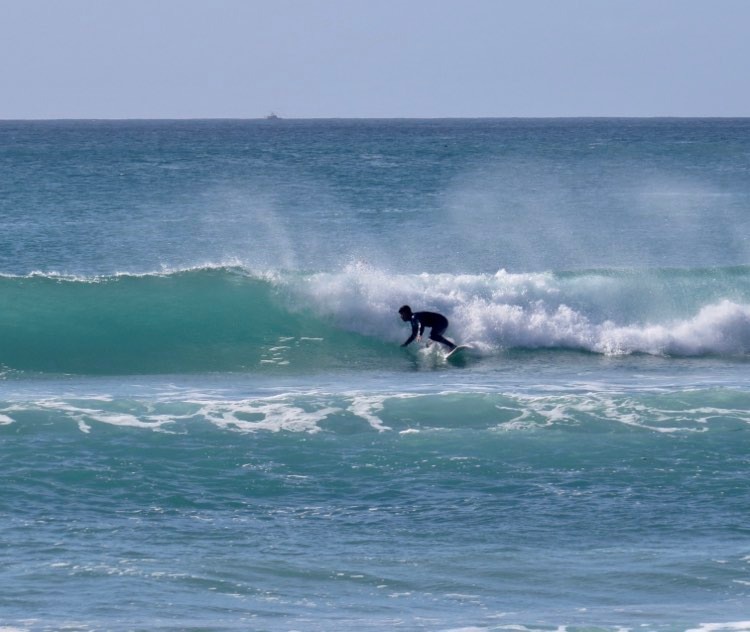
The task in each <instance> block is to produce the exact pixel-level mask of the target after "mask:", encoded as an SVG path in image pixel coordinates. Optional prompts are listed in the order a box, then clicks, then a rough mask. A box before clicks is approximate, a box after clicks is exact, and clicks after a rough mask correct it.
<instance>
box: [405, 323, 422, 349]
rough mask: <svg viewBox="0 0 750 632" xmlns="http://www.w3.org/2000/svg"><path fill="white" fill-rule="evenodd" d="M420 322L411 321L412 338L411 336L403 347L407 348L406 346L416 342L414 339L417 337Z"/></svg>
mask: <svg viewBox="0 0 750 632" xmlns="http://www.w3.org/2000/svg"><path fill="white" fill-rule="evenodd" d="M418 322H419V321H418V320H416V319H414V320H412V321H411V336H409V337H408V338H407V339H406V342H405V343H404V344H402V345H401V346H402V347H406V346H408V345H410V344H411V343H412V342H413V341H414V338H416V337H417V330H418V328H419V325H418ZM422 330H423V331H424V327H422Z"/></svg>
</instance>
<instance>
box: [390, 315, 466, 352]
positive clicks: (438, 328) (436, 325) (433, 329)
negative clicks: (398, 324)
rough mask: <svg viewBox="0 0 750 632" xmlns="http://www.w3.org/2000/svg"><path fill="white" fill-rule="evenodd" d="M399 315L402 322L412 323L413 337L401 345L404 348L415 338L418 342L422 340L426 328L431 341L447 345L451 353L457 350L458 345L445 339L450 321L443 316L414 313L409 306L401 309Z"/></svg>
mask: <svg viewBox="0 0 750 632" xmlns="http://www.w3.org/2000/svg"><path fill="white" fill-rule="evenodd" d="M398 313H399V314H400V315H401V320H403V321H404V322H411V336H409V338H408V340H407V341H406V342H405V343H404V344H402V345H401V346H402V347H405V346H407V345H409V344H411V343H412V341H413V340H414V339H415V338H416V339H417V341H419V340H421V339H422V334H423V333H424V328H425V327H429V328H430V340H434V341H435V342H440V343H442V344H444V345H446V346H447V347H448V348H449V349H450V350H451V351H453V350H454V349H455V348H456V345H454V344H453V343H452V342H451V341H450V340H448V339H447V338H443V334H444V333H445V330H446V329H448V319H447V318H446V317H445V316H443V315H442V314H436V313H435V312H412V311H411V307H409V306H408V305H404V306H403V307H401V308H400V309H399V310H398Z"/></svg>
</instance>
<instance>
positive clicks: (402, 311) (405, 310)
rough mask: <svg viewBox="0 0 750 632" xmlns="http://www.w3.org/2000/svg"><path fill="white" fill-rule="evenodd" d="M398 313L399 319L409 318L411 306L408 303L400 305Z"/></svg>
mask: <svg viewBox="0 0 750 632" xmlns="http://www.w3.org/2000/svg"><path fill="white" fill-rule="evenodd" d="M398 313H399V314H401V320H411V307H409V306H408V305H403V306H401V308H400V309H399V310H398Z"/></svg>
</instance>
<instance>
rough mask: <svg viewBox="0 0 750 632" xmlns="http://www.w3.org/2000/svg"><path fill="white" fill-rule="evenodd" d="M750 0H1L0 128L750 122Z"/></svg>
mask: <svg viewBox="0 0 750 632" xmlns="http://www.w3.org/2000/svg"><path fill="white" fill-rule="evenodd" d="M748 25H750V0H0V119H47V118H116V119H120V118H257V117H263V116H265V115H267V114H269V113H271V112H275V113H277V114H278V115H279V116H281V117H284V118H363V117H364V118H381V117H382V118H400V117H405V118H412V117H417V118H435V117H437V118H441V117H556V116H563V117H567V116H750V79H749V77H750V36H748V32H749V31H748Z"/></svg>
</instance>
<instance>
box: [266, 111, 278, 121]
mask: <svg viewBox="0 0 750 632" xmlns="http://www.w3.org/2000/svg"><path fill="white" fill-rule="evenodd" d="M280 118H281V117H280V116H277V115H276V113H275V112H271V113H270V114H269V115H268V116H267V117H266V120H267V121H278V120H279V119H280Z"/></svg>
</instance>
